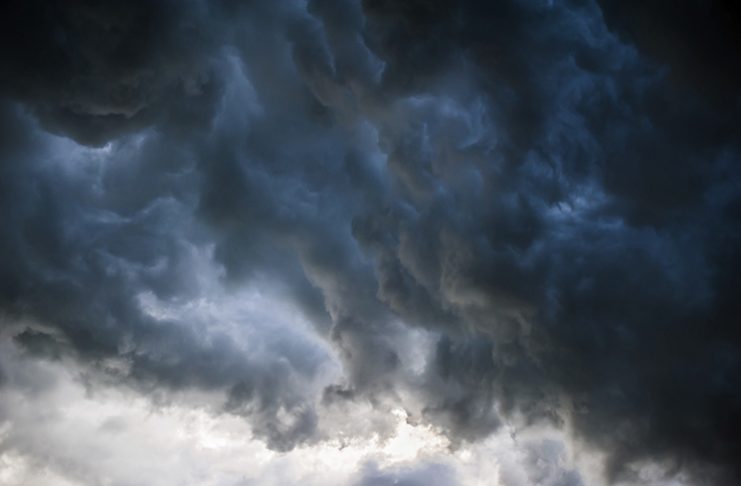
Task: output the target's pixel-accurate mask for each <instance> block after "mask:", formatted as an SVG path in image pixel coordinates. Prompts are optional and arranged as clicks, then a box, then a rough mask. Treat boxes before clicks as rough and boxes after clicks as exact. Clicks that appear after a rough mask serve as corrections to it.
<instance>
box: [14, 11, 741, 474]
mask: <svg viewBox="0 0 741 486" xmlns="http://www.w3.org/2000/svg"><path fill="white" fill-rule="evenodd" d="M0 18H2V20H0V31H1V32H2V34H0V35H2V48H0V61H2V63H3V66H4V68H3V70H2V71H3V72H2V74H1V75H0V96H1V97H2V101H1V102H0V158H1V161H2V165H0V219H1V220H2V224H3V231H2V237H0V305H1V306H2V309H1V310H0V313H1V317H2V322H4V323H6V324H4V325H5V326H6V327H7V328H8V329H9V331H8V332H9V333H10V334H12V335H13V336H14V338H13V339H14V341H15V342H16V343H17V345H19V346H21V347H23V348H24V349H26V350H27V351H28V352H29V353H33V354H37V355H40V356H44V357H45V359H52V360H58V361H59V362H60V363H61V362H62V361H63V357H68V356H72V357H73V358H74V359H76V360H78V361H80V362H81V363H84V364H86V365H87V366H92V367H95V368H97V369H100V370H103V371H104V372H105V373H108V374H110V378H111V379H112V380H114V381H120V382H121V383H126V384H128V385H131V386H134V387H136V388H138V389H140V390H144V391H145V393H148V394H152V395H155V394H157V393H168V392H176V391H181V390H193V389H195V390H206V391H220V392H223V393H224V397H225V398H224V403H223V406H222V408H221V409H222V410H226V411H229V412H231V413H235V414H239V415H244V416H245V417H247V418H248V420H250V421H251V424H252V426H253V429H254V430H255V433H256V434H257V435H258V436H259V437H261V438H262V439H264V440H265V441H266V442H267V444H268V445H269V446H270V447H271V448H273V449H275V450H290V449H291V448H293V447H295V446H296V445H299V444H312V443H315V442H317V441H319V440H321V439H322V438H326V437H328V436H329V435H331V428H332V427H331V424H326V423H322V422H321V421H320V420H319V416H321V413H320V410H319V409H320V408H321V407H329V406H334V405H336V404H337V403H341V402H343V401H350V402H366V401H367V402H368V403H371V404H378V406H379V407H380V406H382V405H380V404H382V403H387V401H388V400H400V401H401V400H402V399H401V398H400V397H403V396H413V397H415V398H414V400H416V401H418V403H420V404H421V405H420V406H419V410H418V414H417V415H418V416H415V417H413V419H414V420H419V421H421V422H423V423H428V424H432V425H434V426H436V427H440V428H442V430H444V431H445V433H446V434H447V435H448V436H449V437H450V438H451V441H452V442H453V443H454V444H456V443H461V442H464V441H479V440H483V439H485V438H486V437H487V436H489V435H490V434H491V433H493V432H494V431H495V430H497V429H498V428H499V427H500V426H501V425H502V423H503V422H504V421H506V420H507V418H508V417H511V416H514V415H516V414H521V415H523V416H524V417H526V421H527V422H528V423H530V424H538V423H548V424H552V425H554V426H557V427H566V426H567V424H568V426H569V427H571V428H573V431H574V433H575V437H576V438H577V440H578V441H581V442H582V443H584V444H587V446H588V447H589V448H593V449H595V450H598V451H601V452H604V454H605V457H606V464H607V467H606V472H607V481H608V482H610V481H619V480H621V481H627V482H629V483H636V482H640V481H642V480H643V479H641V477H640V475H639V474H638V473H636V472H635V471H636V470H635V467H634V466H635V465H636V464H640V463H642V462H644V461H649V462H655V463H659V464H662V465H664V466H666V470H667V471H668V472H669V474H673V473H682V474H685V475H687V476H688V477H690V478H691V479H692V480H693V481H697V482H699V483H702V484H732V483H734V482H736V481H739V480H741V469H739V465H738V461H737V458H738V457H741V450H739V449H740V445H739V444H740V443H741V442H740V439H739V437H740V436H741V425H740V424H741V394H740V393H741V392H740V391H741V358H739V356H741V354H740V351H741V349H739V347H740V346H741V330H740V328H739V325H738V316H739V314H741V308H739V303H738V302H739V301H738V298H737V297H738V293H739V289H741V281H739V276H738V271H737V269H738V268H741V185H740V184H741V183H740V181H741V168H740V167H741V165H739V163H740V162H741V160H740V155H741V147H740V146H739V142H740V141H741V133H740V130H741V128H739V127H741V124H740V123H739V122H740V121H741V120H740V119H739V114H740V111H739V110H741V92H740V87H741V84H740V83H739V81H741V75H740V74H739V68H738V63H737V62H735V61H736V59H737V58H738V54H739V52H738V51H739V47H738V46H739V45H741V43H739V42H738V32H739V29H738V9H737V8H736V7H735V6H734V5H733V3H732V2H721V1H711V2H679V3H678V4H677V5H676V6H674V7H671V8H667V6H666V5H663V4H661V2H613V1H607V0H604V1H576V0H572V1H536V0H527V1H503V2H475V1H455V2H453V1H444V0H439V1H438V0H435V1H409V2H396V1H384V0H366V1H363V2H353V1H347V2H344V1H336V2H335V1H320V0H312V1H309V2H308V3H307V4H306V5H304V3H302V2H244V3H241V2H228V1H223V2H222V1H213V2H205V1H195V0H194V1H187V2H169V1H164V0H163V1H155V2H143V1H142V2H138V1H137V2H129V1H127V2H123V1H121V2H118V1H114V2H106V3H104V4H99V3H97V2H87V1H73V2H55V1H52V2H10V3H8V4H6V5H5V6H3V7H2V12H0ZM204 269H208V270H204ZM208 272H211V273H208ZM207 275H210V277H208V278H207ZM248 285H252V286H257V287H260V288H271V289H277V290H275V291H276V292H277V293H279V294H280V295H281V296H282V298H283V299H285V301H286V302H288V303H290V304H286V305H290V306H294V307H295V308H297V309H299V310H300V314H301V315H302V316H304V317H305V318H306V319H307V321H309V322H310V323H311V326H310V330H309V331H307V332H310V333H311V335H312V336H313V337H317V336H318V337H319V338H320V339H321V340H323V341H324V342H326V343H329V345H330V346H331V349H332V350H333V351H332V352H333V353H336V355H337V356H338V359H339V360H340V362H341V365H342V368H343V376H344V378H343V379H342V380H340V381H339V382H337V383H333V384H331V386H328V387H326V388H325V389H323V390H316V389H313V388H312V386H314V385H309V383H315V381H312V380H318V378H317V377H318V376H320V375H321V373H323V372H324V371H323V370H324V369H325V368H324V367H325V365H326V362H325V361H326V360H328V359H329V358H327V357H326V356H325V355H324V354H322V353H323V351H321V349H320V346H319V345H316V346H314V345H311V346H310V345H308V344H306V343H307V342H308V341H306V339H309V338H304V337H301V336H302V335H299V334H296V336H294V335H293V334H291V335H283V334H280V333H279V332H278V331H272V332H271V331H269V330H268V331H266V336H268V337H265V338H261V339H264V342H263V341H259V342H257V343H255V342H254V341H250V342H249V344H248V345H246V346H247V348H245V345H243V343H242V342H240V341H239V339H237V338H235V336H234V334H230V332H229V331H227V330H225V329H226V328H223V327H220V326H219V323H216V322H212V321H211V320H209V319H207V318H203V317H200V318H199V317H194V315H192V314H191V315H189V314H188V313H187V312H183V313H170V314H167V313H164V315H163V314H162V312H160V311H158V312H159V314H158V313H157V312H155V311H152V309H150V308H149V307H147V305H145V304H146V302H150V301H153V302H157V303H158V304H157V305H159V306H161V307H163V308H164V307H167V306H170V307H172V308H176V307H177V306H183V305H186V304H187V303H188V302H195V301H197V300H198V299H199V298H202V297H203V296H204V295H206V294H207V293H208V292H222V293H229V292H237V291H238V289H240V288H242V287H244V286H248ZM214 289H217V290H214ZM230 295H231V294H230ZM147 299H149V300H147ZM266 328H269V326H266ZM416 330H423V331H426V332H429V335H430V336H433V343H432V345H431V346H430V347H429V349H427V348H425V349H424V350H423V349H422V348H423V345H422V344H421V343H418V342H416V341H415V339H414V334H413V332H414V331H416ZM302 332H303V331H302ZM410 333H412V334H410ZM312 346H313V347H312ZM425 353H429V355H428V356H427V359H426V360H424V362H423V364H422V368H421V369H418V370H412V369H411V367H410V365H409V363H410V362H412V361H413V360H414V359H416V358H415V356H417V355H420V354H425ZM111 360H119V361H122V362H124V363H125V364H126V366H125V367H124V368H121V369H119V368H116V370H111V369H110V366H109V363H110V361H111ZM122 370H123V371H122ZM316 383H318V381H317V382H316ZM317 386H319V385H317ZM402 406H406V405H404V404H402ZM410 408H411V407H410ZM548 447H550V446H548ZM545 449H547V447H546V448H545ZM545 449H544V450H545ZM548 450H549V451H551V452H542V453H541V456H538V459H536V458H534V459H533V460H532V461H531V462H532V464H533V466H532V470H533V471H535V472H533V475H532V476H531V479H532V481H538V479H537V477H538V476H537V474H538V473H537V471H538V466H537V465H538V464H543V457H546V456H547V454H551V455H553V457H556V456H558V454H560V452H558V451H556V452H553V451H552V450H551V449H548ZM553 450H555V449H553ZM559 457H560V456H559ZM538 461H541V462H538ZM554 461H555V459H554ZM549 467H550V466H549ZM549 471H550V469H549ZM554 471H555V469H554ZM542 474H543V477H546V473H545V472H544V473H542ZM547 474H549V475H551V476H549V477H555V476H553V474H556V473H552V471H551V472H548V473H547ZM558 474H560V476H558V477H559V478H560V479H558V480H555V479H554V480H553V482H552V483H551V482H549V483H548V484H564V485H565V484H581V482H582V479H581V478H580V476H579V474H578V472H577V471H571V470H568V471H565V472H564V471H561V472H560V473H558ZM358 477H359V478H360V479H359V480H358V481H359V482H358V484H362V485H381V484H409V485H416V484H441V485H443V484H444V485H448V484H458V482H459V479H458V478H457V477H456V476H455V473H454V472H451V471H450V470H448V469H446V468H445V467H442V466H440V465H437V464H421V465H417V466H415V467H410V468H402V469H398V470H388V471H387V470H383V468H378V467H375V466H368V468H367V470H364V471H361V472H359V476H358ZM431 478H432V479H431ZM533 478H534V479H533ZM433 479H434V481H437V482H431V481H433ZM543 481H544V480H543Z"/></svg>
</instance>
